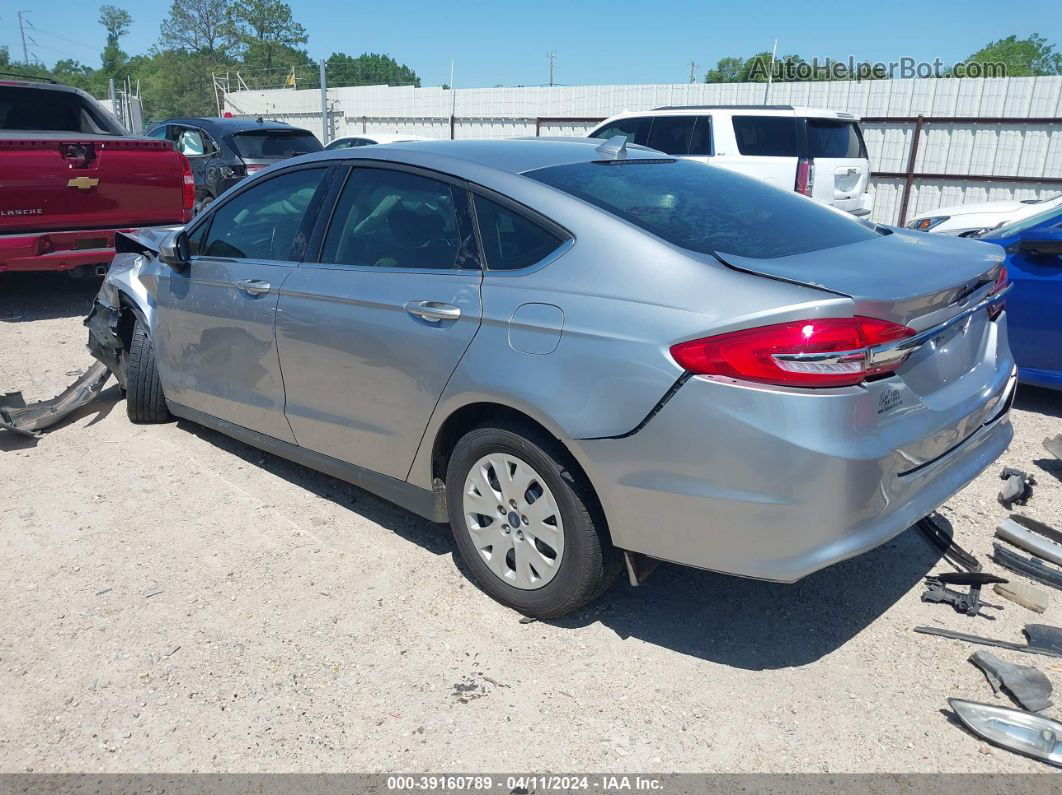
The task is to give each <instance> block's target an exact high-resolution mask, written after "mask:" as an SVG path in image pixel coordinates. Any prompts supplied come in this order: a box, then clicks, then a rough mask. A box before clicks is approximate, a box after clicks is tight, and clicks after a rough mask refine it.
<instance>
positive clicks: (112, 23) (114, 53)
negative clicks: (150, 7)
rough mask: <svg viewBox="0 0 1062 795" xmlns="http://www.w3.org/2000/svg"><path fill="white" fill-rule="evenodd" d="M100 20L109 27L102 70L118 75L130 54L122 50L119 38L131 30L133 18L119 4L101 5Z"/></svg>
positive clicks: (107, 73)
mask: <svg viewBox="0 0 1062 795" xmlns="http://www.w3.org/2000/svg"><path fill="white" fill-rule="evenodd" d="M99 22H100V24H101V25H103V27H104V28H106V29H107V43H106V44H105V45H104V47H103V54H102V55H101V56H100V60H101V61H102V71H103V73H104V74H105V75H106V76H107V77H117V76H118V73H119V72H120V71H121V69H122V67H123V66H125V62H126V61H127V60H128V56H127V55H126V54H125V53H124V52H122V48H121V47H120V46H119V40H120V39H121V38H122V36H124V35H125V34H126V33H128V32H129V26H130V25H132V24H133V18H132V17H131V16H130V15H129V12H128V11H126V10H125V9H122V8H119V7H118V6H112V5H105V6H100V19H99Z"/></svg>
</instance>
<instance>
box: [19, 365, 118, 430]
mask: <svg viewBox="0 0 1062 795" xmlns="http://www.w3.org/2000/svg"><path fill="white" fill-rule="evenodd" d="M110 377H111V371H110V369H108V367H107V366H106V365H105V364H103V363H101V362H96V363H95V364H93V365H92V366H91V367H89V368H88V370H86V371H85V373H84V374H83V375H82V376H81V377H80V378H78V379H77V380H76V381H75V382H74V383H72V384H71V385H70V386H68V387H67V388H66V389H64V390H63V391H62V392H61V393H60V394H59V395H57V396H56V397H54V398H51V399H50V400H41V401H38V402H36V403H30V404H29V405H26V401H25V400H23V398H22V393H21V392H8V393H6V394H4V395H0V428H5V429H7V430H9V431H14V432H15V433H21V434H24V435H26V436H33V437H39V436H40V435H41V431H43V430H44V429H46V428H50V427H52V426H53V425H57V424H58V423H60V422H62V421H63V420H64V419H66V418H67V417H69V416H70V415H71V414H73V413H74V412H75V411H77V410H78V409H79V408H81V407H82V406H86V405H88V404H89V403H91V402H92V401H93V400H95V399H96V398H97V397H98V396H99V394H100V392H102V391H103V387H104V386H106V384H107V381H108V379H109V378H110Z"/></svg>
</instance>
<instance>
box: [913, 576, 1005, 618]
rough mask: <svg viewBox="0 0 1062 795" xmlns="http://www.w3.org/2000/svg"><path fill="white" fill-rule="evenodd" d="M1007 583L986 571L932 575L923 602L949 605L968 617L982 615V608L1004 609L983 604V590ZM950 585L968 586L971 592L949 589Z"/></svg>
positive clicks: (927, 579)
mask: <svg viewBox="0 0 1062 795" xmlns="http://www.w3.org/2000/svg"><path fill="white" fill-rule="evenodd" d="M1006 582H1007V580H1006V579H1005V578H1003V577H999V576H997V575H995V574H989V573H988V572H984V571H948V572H944V573H942V574H936V575H930V576H927V577H926V590H925V593H923V594H922V601H923V602H942V603H944V604H949V605H951V606H952V607H954V608H955V612H957V613H964V614H965V615H968V616H977V615H982V613H981V607H982V606H984V607H994V608H996V609H997V610H1002V609H1003V608H1002V606H1000V605H993V604H989V603H988V602H982V601H981V588H982V587H984V586H985V585H991V584H992V583H996V584H1000V583H1006ZM949 585H967V586H969V588H970V590H969V592H967V593H963V592H961V591H955V590H952V589H951V588H948V587H947V586H949Z"/></svg>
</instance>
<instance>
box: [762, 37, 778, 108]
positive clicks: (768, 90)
mask: <svg viewBox="0 0 1062 795" xmlns="http://www.w3.org/2000/svg"><path fill="white" fill-rule="evenodd" d="M777 55H778V39H775V40H774V46H773V47H772V48H771V68H770V69H768V70H767V85H766V86H764V87H763V104H764V105H767V104H769V102H768V98H769V97H770V96H771V80H772V79H773V78H774V59H775V57H777Z"/></svg>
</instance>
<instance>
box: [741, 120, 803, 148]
mask: <svg viewBox="0 0 1062 795" xmlns="http://www.w3.org/2000/svg"><path fill="white" fill-rule="evenodd" d="M733 121H734V136H735V137H736V138H737V145H738V151H739V152H740V153H741V154H743V155H753V156H758V157H800V146H799V143H798V140H797V121H796V119H794V118H793V117H792V116H734V117H733Z"/></svg>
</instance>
